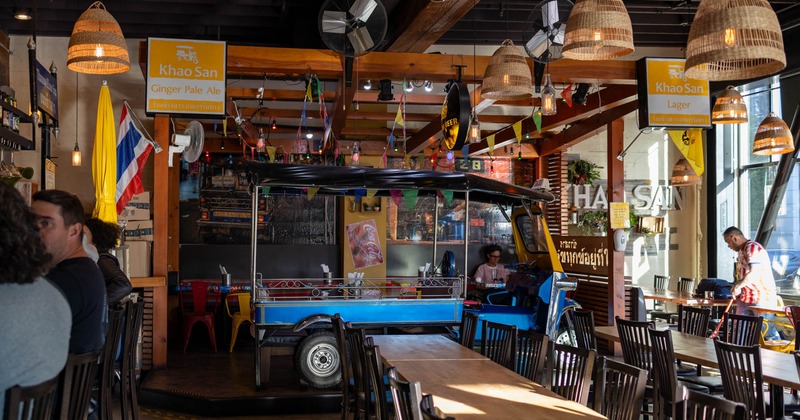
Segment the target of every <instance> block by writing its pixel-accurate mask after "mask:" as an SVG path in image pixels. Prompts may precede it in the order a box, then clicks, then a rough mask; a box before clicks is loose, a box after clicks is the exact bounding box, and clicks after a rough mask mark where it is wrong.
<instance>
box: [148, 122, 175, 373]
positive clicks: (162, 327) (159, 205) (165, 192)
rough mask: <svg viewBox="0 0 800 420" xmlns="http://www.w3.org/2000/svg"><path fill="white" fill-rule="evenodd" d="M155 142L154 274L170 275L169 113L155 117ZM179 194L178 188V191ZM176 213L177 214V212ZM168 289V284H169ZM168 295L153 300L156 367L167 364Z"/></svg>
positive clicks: (154, 364) (154, 361) (164, 276)
mask: <svg viewBox="0 0 800 420" xmlns="http://www.w3.org/2000/svg"><path fill="white" fill-rule="evenodd" d="M153 134H154V137H155V141H157V142H158V144H159V145H161V147H162V148H163V149H164V151H163V152H162V153H155V154H154V158H153V161H154V169H153V172H154V176H153V179H155V180H156V181H155V182H154V185H153V276H155V277H163V278H165V279H166V277H167V271H168V266H167V258H168V248H169V226H168V225H169V208H170V207H169V203H170V199H169V196H170V191H169V190H170V189H169V185H170V183H169V181H168V180H169V173H170V170H169V162H168V159H169V137H170V125H169V116H168V115H163V114H159V115H156V118H155V130H154V133H153ZM176 193H177V191H176ZM173 213H177V211H174V212H173ZM165 289H166V283H165ZM165 295H166V294H164V295H163V296H160V297H159V298H158V299H156V298H155V296H154V300H153V368H156V369H159V368H165V367H167V313H168V309H167V299H166V296H165Z"/></svg>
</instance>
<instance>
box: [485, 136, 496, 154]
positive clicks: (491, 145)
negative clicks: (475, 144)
mask: <svg viewBox="0 0 800 420" xmlns="http://www.w3.org/2000/svg"><path fill="white" fill-rule="evenodd" d="M486 144H488V145H489V156H494V134H490V135H489V136H487V137H486Z"/></svg>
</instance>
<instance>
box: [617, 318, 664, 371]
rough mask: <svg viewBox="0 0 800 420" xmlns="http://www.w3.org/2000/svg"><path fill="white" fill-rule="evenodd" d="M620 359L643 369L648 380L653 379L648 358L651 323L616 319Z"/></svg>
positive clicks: (651, 364)
mask: <svg viewBox="0 0 800 420" xmlns="http://www.w3.org/2000/svg"><path fill="white" fill-rule="evenodd" d="M616 322H617V331H618V332H619V342H620V345H621V346H622V358H623V360H624V361H625V363H627V364H629V365H633V366H636V367H638V368H639V369H644V370H645V372H647V377H648V380H652V378H653V358H652V357H651V356H650V335H648V333H647V330H648V328H654V327H655V325H656V324H655V323H654V322H653V321H648V322H640V321H629V320H626V319H622V318H620V317H619V316H617V317H616Z"/></svg>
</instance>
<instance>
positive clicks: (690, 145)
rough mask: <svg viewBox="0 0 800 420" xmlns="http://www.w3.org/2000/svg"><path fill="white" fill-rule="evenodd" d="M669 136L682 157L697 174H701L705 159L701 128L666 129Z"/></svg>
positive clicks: (703, 169)
mask: <svg viewBox="0 0 800 420" xmlns="http://www.w3.org/2000/svg"><path fill="white" fill-rule="evenodd" d="M668 132H669V137H670V138H671V139H672V142H673V143H675V146H677V147H678V150H680V151H681V154H683V157H685V158H686V160H687V161H689V164H690V165H692V169H694V172H695V173H696V174H697V176H700V175H703V171H705V161H704V159H703V130H702V129H700V128H690V129H687V130H668Z"/></svg>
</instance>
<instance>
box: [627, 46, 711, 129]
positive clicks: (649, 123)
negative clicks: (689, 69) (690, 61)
mask: <svg viewBox="0 0 800 420" xmlns="http://www.w3.org/2000/svg"><path fill="white" fill-rule="evenodd" d="M685 62H686V60H684V59H681V58H642V59H640V60H639V61H637V63H636V74H637V78H638V83H639V89H638V90H639V128H645V127H702V128H710V127H711V96H710V93H709V88H708V80H699V79H691V78H688V77H686V74H685V73H684V67H685Z"/></svg>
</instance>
